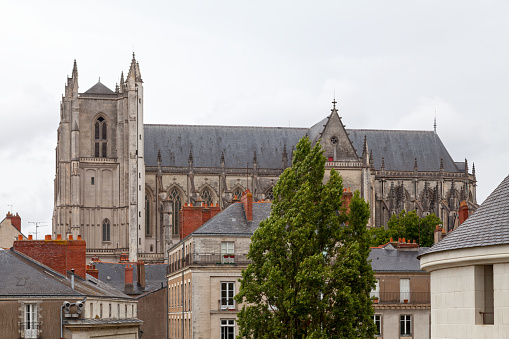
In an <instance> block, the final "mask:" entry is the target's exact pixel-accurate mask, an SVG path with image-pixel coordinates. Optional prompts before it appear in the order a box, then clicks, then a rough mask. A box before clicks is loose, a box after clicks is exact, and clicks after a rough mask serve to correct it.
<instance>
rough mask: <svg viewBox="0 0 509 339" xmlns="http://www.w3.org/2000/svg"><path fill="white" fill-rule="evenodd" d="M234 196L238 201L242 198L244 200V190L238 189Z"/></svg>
mask: <svg viewBox="0 0 509 339" xmlns="http://www.w3.org/2000/svg"><path fill="white" fill-rule="evenodd" d="M233 196H236V197H237V199H239V200H240V198H242V190H241V189H240V187H237V188H236V189H235V190H234V191H233Z"/></svg>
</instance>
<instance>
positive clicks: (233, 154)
mask: <svg viewBox="0 0 509 339" xmlns="http://www.w3.org/2000/svg"><path fill="white" fill-rule="evenodd" d="M144 131H145V164H146V165H147V166H157V152H158V150H161V157H162V165H163V166H177V167H188V165H189V163H188V159H189V153H190V152H191V151H192V153H193V159H194V163H193V165H194V166H195V167H219V166H220V165H221V153H222V152H224V158H225V166H226V167H230V168H246V165H247V164H248V163H249V166H250V168H252V164H253V156H254V152H255V151H256V155H257V162H258V167H259V168H274V169H276V168H281V167H282V161H283V150H284V145H286V150H287V153H288V163H291V158H290V157H291V153H292V146H295V145H296V144H297V142H298V141H299V139H300V138H302V137H303V136H304V135H305V134H306V132H307V128H283V127H236V126H189V125H145V126H144Z"/></svg>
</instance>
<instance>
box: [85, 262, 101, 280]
mask: <svg viewBox="0 0 509 339" xmlns="http://www.w3.org/2000/svg"><path fill="white" fill-rule="evenodd" d="M87 274H89V275H91V276H92V277H94V278H96V279H99V270H98V269H97V268H95V265H87Z"/></svg>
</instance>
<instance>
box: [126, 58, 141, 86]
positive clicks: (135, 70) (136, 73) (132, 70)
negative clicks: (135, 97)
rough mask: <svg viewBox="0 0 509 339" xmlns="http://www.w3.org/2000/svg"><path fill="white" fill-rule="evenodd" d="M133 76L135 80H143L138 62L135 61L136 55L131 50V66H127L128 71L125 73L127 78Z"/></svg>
mask: <svg viewBox="0 0 509 339" xmlns="http://www.w3.org/2000/svg"><path fill="white" fill-rule="evenodd" d="M131 77H133V78H134V79H135V81H137V82H143V80H141V72H140V64H139V63H138V62H137V61H136V57H135V55H134V52H133V59H132V60H131V67H129V73H128V74H127V78H128V79H129V78H131Z"/></svg>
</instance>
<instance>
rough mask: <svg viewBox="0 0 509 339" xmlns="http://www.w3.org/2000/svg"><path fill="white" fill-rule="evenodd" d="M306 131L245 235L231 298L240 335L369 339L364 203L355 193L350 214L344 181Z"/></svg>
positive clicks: (371, 281) (367, 213) (369, 274)
mask: <svg viewBox="0 0 509 339" xmlns="http://www.w3.org/2000/svg"><path fill="white" fill-rule="evenodd" d="M324 167H325V157H324V156H323V151H322V149H321V147H320V145H319V144H317V145H316V146H315V147H313V148H312V147H311V143H310V141H309V139H308V138H307V137H305V138H303V139H302V140H301V141H299V143H298V144H297V148H296V151H295V152H294V160H293V165H292V167H290V168H288V169H286V170H285V172H284V173H283V174H282V175H281V177H280V178H279V180H278V183H277V185H276V186H275V187H274V202H273V204H272V211H271V214H270V216H269V217H268V218H267V219H265V220H264V221H262V222H261V223H260V226H259V228H258V229H257V230H256V232H255V233H254V235H253V236H252V238H251V246H250V250H249V254H248V256H249V258H250V259H251V260H252V263H251V264H250V265H249V266H248V267H247V268H246V269H245V270H244V271H243V273H242V279H241V280H240V281H241V287H240V291H239V293H238V294H237V295H236V297H235V299H236V300H237V302H239V303H240V302H244V303H246V304H245V306H244V307H243V308H242V310H241V311H240V312H239V313H238V324H239V328H240V331H239V337H248V338H292V339H293V338H371V337H373V336H374V333H375V327H374V323H373V319H372V315H373V307H372V302H371V299H370V297H369V292H370V291H371V289H372V288H373V287H374V282H375V280H374V276H373V271H372V270H371V265H370V263H369V262H368V261H367V258H368V255H369V235H368V233H367V229H366V224H367V221H368V219H369V217H370V210H369V205H368V204H367V203H366V202H365V201H364V200H363V199H362V198H361V197H360V195H359V192H358V191H357V192H355V194H354V196H353V198H352V200H351V203H350V213H349V214H347V213H346V212H345V209H344V207H342V205H341V203H342V194H343V186H342V179H341V177H340V176H339V174H338V173H337V172H336V171H334V170H331V172H330V178H329V180H328V182H327V183H326V184H324V183H323V181H324V180H323V179H324V172H325V170H324Z"/></svg>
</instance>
